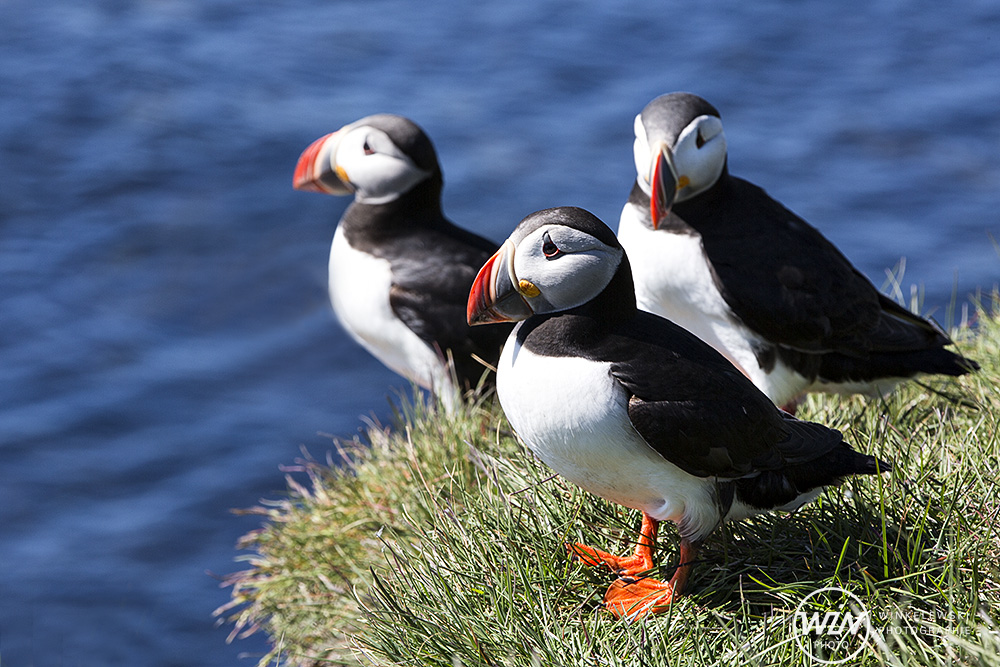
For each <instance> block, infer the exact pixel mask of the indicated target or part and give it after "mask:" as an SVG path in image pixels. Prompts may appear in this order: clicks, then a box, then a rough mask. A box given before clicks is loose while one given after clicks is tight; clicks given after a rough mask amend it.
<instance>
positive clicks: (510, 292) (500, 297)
mask: <svg viewBox="0 0 1000 667" xmlns="http://www.w3.org/2000/svg"><path fill="white" fill-rule="evenodd" d="M513 261H514V246H513V244H512V243H511V242H510V241H506V242H504V244H503V245H502V246H501V247H500V249H499V250H497V251H496V253H494V255H493V256H492V257H490V258H489V259H488V260H486V263H485V264H483V268H481V269H479V273H478V274H477V275H476V279H475V280H474V281H472V289H471V290H470V291H469V304H468V306H467V308H466V318H467V319H468V322H469V324H470V325H473V326H474V325H476V324H492V323H495V322H518V321H520V320H524V319H527V318H529V317H531V316H532V315H533V314H534V311H532V310H531V306H530V305H528V302H527V301H526V300H525V298H524V296H523V295H522V290H521V289H518V286H516V285H515V284H514V280H513V279H512V278H511V273H512V272H511V270H510V268H509V267H510V265H512V264H513ZM525 282H526V283H527V281H525ZM527 285H530V287H531V289H534V290H535V293H536V294H537V288H535V286H534V285H531V284H530V283H527Z"/></svg>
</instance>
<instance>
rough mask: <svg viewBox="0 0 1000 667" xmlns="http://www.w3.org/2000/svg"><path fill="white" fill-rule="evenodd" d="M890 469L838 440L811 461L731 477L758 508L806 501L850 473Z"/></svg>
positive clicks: (741, 494) (740, 495)
mask: <svg viewBox="0 0 1000 667" xmlns="http://www.w3.org/2000/svg"><path fill="white" fill-rule="evenodd" d="M891 470H892V465H890V464H889V463H886V462H885V461H883V460H882V459H879V458H877V457H875V456H871V455H869V454H862V453H860V452H857V451H855V450H854V449H853V448H851V446H850V445H848V444H847V443H846V442H843V441H841V442H840V443H839V444H838V445H837V446H835V447H834V448H832V449H831V450H829V451H828V452H826V453H825V454H823V455H821V456H820V457H818V458H816V459H813V460H812V461H808V462H804V463H796V464H793V465H789V466H787V467H784V468H781V469H779V470H768V471H764V472H761V473H760V474H759V475H755V476H754V477H745V478H743V479H738V480H735V486H736V496H737V498H739V499H740V500H741V501H743V502H744V503H746V504H748V505H750V506H752V507H758V508H761V509H772V508H776V507H777V508H780V507H786V506H788V505H797V504H801V503H802V502H806V501H808V500H809V499H811V498H814V497H815V492H817V491H818V490H819V489H821V488H823V487H825V486H836V485H838V484H840V483H841V482H843V481H844V479H845V478H847V477H849V476H850V475H875V474H878V473H883V472H889V471H891ZM810 494H811V495H810ZM797 500H798V502H796V501H797Z"/></svg>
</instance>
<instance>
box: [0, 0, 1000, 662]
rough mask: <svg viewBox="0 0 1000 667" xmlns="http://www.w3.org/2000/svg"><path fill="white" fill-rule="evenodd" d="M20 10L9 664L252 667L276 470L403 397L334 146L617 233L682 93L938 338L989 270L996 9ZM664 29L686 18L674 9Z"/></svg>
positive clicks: (7, 387) (502, 208)
mask: <svg viewBox="0 0 1000 667" xmlns="http://www.w3.org/2000/svg"><path fill="white" fill-rule="evenodd" d="M468 6H470V5H467V4H466V3H457V2H456V3H448V2H443V1H442V0H423V1H422V2H419V3H418V2H412V1H410V2H404V1H403V0H365V1H364V2H355V3H348V2H345V1H343V0H341V1H336V0H335V1H332V2H331V1H329V0H309V1H303V2H291V1H290V0H286V1H281V0H278V1H275V2H270V3H252V2H246V1H245V0H144V1H136V2H126V1H125V0H90V1H88V2H67V1H55V2H49V3H38V2H29V1H28V0H0V25H3V26H4V28H3V33H4V34H3V38H2V39H0V659H2V660H3V664H4V665H5V666H8V665H9V666H10V667H20V666H21V665H149V666H156V667H159V666H166V665H237V664H243V665H251V664H253V660H252V659H248V658H241V655H242V654H244V653H246V654H259V653H260V652H261V651H263V649H264V640H263V638H262V637H261V636H260V635H258V636H256V637H254V638H250V639H247V640H240V641H236V642H235V643H233V644H227V643H226V636H227V634H228V633H229V630H230V628H229V627H216V626H215V625H214V622H213V618H212V611H213V610H214V609H215V608H216V607H218V606H219V605H221V604H223V603H225V602H226V601H227V599H228V592H227V590H225V589H221V588H220V587H219V585H218V581H217V579H216V578H214V577H213V576H212V575H211V574H209V573H215V574H216V575H221V574H226V573H229V572H232V571H234V570H235V569H238V568H241V567H243V566H242V564H239V563H236V562H234V558H235V557H236V555H237V551H236V550H235V548H234V543H235V542H236V540H237V538H238V537H239V536H240V535H241V534H243V533H245V532H247V531H248V530H251V529H253V528H255V527H257V526H258V525H259V518H252V517H237V516H233V515H232V514H230V512H229V510H230V508H243V507H248V506H251V505H253V504H255V503H256V502H257V501H258V499H260V498H274V497H277V496H278V495H279V494H280V493H281V492H282V490H283V489H284V487H285V482H284V473H283V472H282V470H281V466H283V465H286V464H290V463H292V462H293V461H294V460H295V458H296V457H298V456H299V455H300V448H301V447H303V446H304V447H306V448H307V449H309V450H310V451H311V452H313V453H314V454H315V455H317V456H323V455H324V454H325V452H326V451H327V449H328V443H329V440H328V438H327V436H325V435H323V433H331V434H335V435H338V436H343V437H350V436H352V435H353V434H355V433H357V432H358V429H359V428H360V427H361V425H362V420H361V418H362V416H365V415H375V416H376V417H380V418H385V417H386V416H387V415H388V412H389V411H388V408H387V402H386V396H388V395H390V394H391V392H392V388H393V387H400V386H402V382H401V381H400V380H399V379H398V378H397V377H396V376H394V375H392V374H391V373H389V372H388V371H386V370H384V369H382V368H381V367H380V366H379V365H378V364H377V363H376V362H374V361H373V360H372V359H370V358H369V357H367V356H366V355H364V354H363V353H361V352H360V351H359V349H358V348H356V347H355V346H354V345H353V344H352V343H351V342H350V341H349V340H348V339H347V337H346V336H345V335H344V334H343V333H341V332H340V331H339V330H338V329H337V327H336V324H335V323H334V321H333V319H332V315H331V313H330V311H329V307H328V305H327V301H326V295H325V292H324V287H323V284H324V280H325V266H326V254H327V250H328V244H329V240H330V238H331V237H332V234H333V229H334V223H335V221H336V220H337V219H338V218H339V216H340V213H341V212H342V211H343V209H344V208H345V206H346V205H347V202H346V201H344V200H337V199H333V198H330V197H322V196H320V195H314V194H308V193H298V192H295V191H293V190H292V189H291V175H292V169H293V166H294V164H295V160H296V158H297V156H298V154H299V152H300V151H301V150H302V149H303V148H305V146H306V145H308V144H309V143H310V142H311V141H312V140H313V139H315V138H316V137H318V136H320V135H321V134H324V133H326V132H329V131H331V130H333V129H336V128H337V127H339V126H340V125H342V124H344V123H347V122H350V121H352V120H355V119H356V118H359V117H361V116H363V115H367V114H370V113H374V112H380V111H389V112H396V113H401V114H404V115H407V116H410V117H411V118H413V119H415V120H417V121H418V122H419V123H420V124H422V125H423V126H424V127H425V129H427V131H428V133H429V134H430V135H431V137H432V138H433V140H434V141H435V143H436V145H437V147H438V151H439V154H440V157H441V160H442V163H443V165H444V170H445V177H446V188H445V208H446V210H447V211H448V213H449V215H450V216H451V217H452V218H453V219H454V220H455V221H456V222H458V223H460V224H462V225H464V226H467V227H470V228H473V229H475V230H477V231H479V232H480V233H483V234H485V235H488V236H491V237H492V238H494V239H496V240H498V241H499V240H500V239H502V238H503V237H505V236H506V235H507V234H508V233H509V232H510V230H511V229H512V228H513V227H514V225H515V224H516V223H517V221H518V220H520V218H521V217H523V216H524V215H526V214H527V213H529V212H531V211H533V210H536V209H539V208H543V207H548V206H554V205H562V204H575V205H580V206H584V207H586V208H588V209H590V210H592V211H593V212H595V213H596V214H598V215H599V216H601V217H602V218H603V219H605V220H606V221H608V222H609V223H611V224H612V225H613V226H616V224H617V217H618V213H619V211H620V209H621V205H622V203H623V202H624V199H625V197H626V195H627V193H628V190H629V187H630V184H631V181H632V179H633V177H634V173H633V171H632V170H633V166H632V157H631V155H632V152H631V143H632V136H631V131H632V118H633V117H634V115H635V114H636V113H637V112H638V111H639V110H640V109H641V108H642V106H643V105H644V104H645V103H646V102H647V101H649V100H650V99H651V98H653V97H654V96H656V95H658V94H660V93H663V92H668V91H671V90H690V91H694V92H697V93H700V94H701V95H703V96H705V97H706V98H708V99H709V100H710V101H712V102H713V103H714V104H715V105H716V106H717V107H718V108H719V109H720V110H721V111H722V114H723V119H724V122H725V125H726V132H727V137H728V140H729V145H730V168H731V170H732V171H733V172H734V173H736V174H738V175H741V176H744V177H747V178H750V179H751V180H754V181H756V182H758V183H759V184H761V185H763V186H764V187H765V188H767V189H768V190H769V191H770V192H771V193H772V194H773V195H775V196H776V197H778V198H779V199H781V200H782V201H783V202H784V203H785V204H787V205H788V206H790V207H791V208H792V209H794V210H796V211H797V212H798V213H800V214H802V215H803V216H804V217H806V218H807V219H808V220H810V222H812V223H813V224H814V225H816V226H818V227H819V228H820V229H821V230H822V231H823V232H824V233H825V234H826V235H827V236H828V237H829V238H830V239H832V240H833V241H834V242H835V243H836V244H838V245H839V246H840V248H841V249H842V250H843V251H844V252H845V253H846V254H847V255H848V256H849V257H850V258H851V259H852V260H853V261H854V262H855V264H856V265H857V266H858V267H859V269H861V270H862V271H863V272H864V273H865V274H866V275H868V276H869V277H870V278H872V280H873V281H875V282H876V284H878V285H881V284H882V283H883V282H884V279H885V275H886V270H887V269H891V268H892V267H894V266H896V265H897V264H898V262H899V260H900V258H901V257H905V258H906V273H905V275H904V277H903V289H904V292H905V293H907V294H909V289H910V285H917V286H919V288H920V290H922V292H923V295H924V296H923V298H924V307H925V310H930V311H933V312H934V314H935V316H936V317H938V319H939V320H941V321H942V322H943V321H945V319H946V316H947V315H948V311H947V305H948V304H949V302H950V301H951V299H952V294H953V293H954V294H956V295H957V297H958V299H959V300H960V301H963V300H965V299H966V298H967V295H968V294H969V293H971V292H973V291H974V290H975V289H976V288H977V287H978V286H984V287H989V286H990V285H992V284H993V283H995V282H997V279H998V276H1000V258H998V255H997V252H996V250H995V248H994V245H993V243H992V242H991V235H992V238H995V239H1000V214H998V211H1000V84H998V81H1000V5H998V4H997V3H995V2H993V1H992V0H989V1H986V0H981V1H976V0H967V1H966V2H962V3H941V2H922V1H908V2H901V1H900V2H889V1H880V0H876V1H875V2H873V1H872V0H864V1H862V0H845V1H844V2H837V3H831V2H826V1H825V0H823V1H820V0H809V1H804V2H778V1H775V0H761V1H759V2H753V3H749V2H742V1H737V0H730V1H721V2H711V3H707V2H691V1H687V0H674V1H672V2H670V3H662V4H661V5H660V6H661V7H663V8H662V9H660V10H658V11H657V12H656V13H651V11H650V7H651V6H652V5H650V4H649V3H640V2H615V3H611V2H597V1H591V2H568V1H565V2H556V1H551V0H548V1H538V0H520V1H514V2H506V3H493V4H487V5H486V6H484V7H476V8H474V9H471V8H467V7H468ZM668 8H669V9H668Z"/></svg>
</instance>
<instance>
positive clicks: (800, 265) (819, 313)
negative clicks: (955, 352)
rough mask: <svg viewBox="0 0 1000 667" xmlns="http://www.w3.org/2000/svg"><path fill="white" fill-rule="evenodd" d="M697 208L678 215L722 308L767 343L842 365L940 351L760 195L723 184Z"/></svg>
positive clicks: (807, 230) (934, 335) (933, 332)
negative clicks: (697, 242) (700, 252)
mask: <svg viewBox="0 0 1000 667" xmlns="http://www.w3.org/2000/svg"><path fill="white" fill-rule="evenodd" d="M700 199H703V198H696V199H695V200H694V202H692V203H691V204H690V205H688V204H687V203H685V204H681V205H678V207H677V208H678V214H679V215H681V216H682V217H683V219H684V221H685V222H687V223H688V224H689V225H691V226H692V227H693V228H694V229H696V230H697V231H698V232H699V233H700V234H701V236H702V242H703V246H704V251H705V254H706V256H707V257H708V259H709V262H710V264H711V266H712V269H713V272H714V274H715V275H714V277H715V279H716V283H717V285H718V286H719V288H720V290H721V291H722V295H723V298H724V299H725V300H726V302H727V303H728V304H729V305H730V307H731V308H732V309H733V311H734V312H735V313H736V314H737V315H738V316H739V317H740V319H742V320H743V322H744V323H745V324H746V325H747V326H748V327H750V328H751V329H753V330H754V331H757V332H758V333H760V334H761V335H762V336H763V337H765V338H766V339H767V340H769V341H771V342H772V343H776V344H778V345H782V346H786V347H790V348H793V349H796V350H801V351H804V352H814V353H821V352H839V353H841V354H845V355H849V356H864V355H866V354H868V353H870V352H873V351H884V352H895V351H904V350H919V349H925V348H927V347H933V346H941V345H946V344H948V342H949V340H948V338H947V336H945V335H944V333H943V332H942V331H941V330H940V329H939V328H938V327H936V326H935V325H934V324H933V323H931V322H929V321H927V320H925V319H923V318H921V317H919V316H916V315H913V314H912V313H909V312H908V311H906V310H905V309H903V308H901V307H900V306H898V305H896V304H895V303H894V302H892V301H891V300H890V299H888V298H886V297H885V296H883V295H881V294H879V292H878V290H877V289H875V286H874V285H872V283H871V282H870V281H869V280H868V279H867V278H866V277H865V276H864V275H862V274H861V273H860V272H859V271H858V270H857V269H855V268H854V266H853V265H852V264H851V263H850V261H848V259H847V258H846V257H844V255H843V254H842V253H841V252H840V251H839V250H838V249H837V248H836V247H835V246H834V245H833V244H832V243H830V242H829V241H828V240H827V239H826V238H825V237H824V236H823V235H822V234H820V233H819V232H818V231H817V230H816V229H815V228H813V227H812V226H810V225H809V224H808V223H807V222H806V221H805V220H803V219H802V218H800V217H799V216H797V215H796V214H795V213H793V212H791V211H789V210H788V209H787V208H785V207H784V206H782V205H781V204H780V203H779V202H777V201H775V200H774V199H772V198H771V197H770V196H768V194H767V193H766V192H765V191H764V190H762V189H761V188H759V187H757V186H755V185H753V184H752V183H748V182H747V181H744V180H742V179H738V178H729V179H728V180H727V182H726V184H725V186H724V188H723V191H722V192H720V193H719V196H712V197H705V198H704V200H703V201H699V200H700Z"/></svg>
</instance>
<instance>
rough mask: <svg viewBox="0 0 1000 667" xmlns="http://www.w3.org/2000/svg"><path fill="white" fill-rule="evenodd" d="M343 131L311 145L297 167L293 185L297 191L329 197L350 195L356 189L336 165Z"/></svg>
mask: <svg viewBox="0 0 1000 667" xmlns="http://www.w3.org/2000/svg"><path fill="white" fill-rule="evenodd" d="M341 132H343V129H341V130H338V131H336V132H332V133H330V134H327V135H326V136H323V137H320V138H319V139H317V140H316V141H314V142H312V143H311V144H309V148H307V149H305V150H304V151H303V152H302V155H300V156H299V161H298V163H297V164H296V165H295V176H294V177H293V178H292V185H293V186H294V187H295V189H296V190H306V191H308V192H320V193H323V194H327V195H349V194H351V193H352V192H354V188H353V187H351V184H350V183H349V182H348V181H347V179H346V177H345V176H346V175H345V174H343V173H342V172H343V170H342V169H338V168H337V167H336V165H335V164H334V158H335V157H336V155H337V146H338V145H339V144H340V138H341V137H342V136H343V135H342V134H341Z"/></svg>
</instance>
